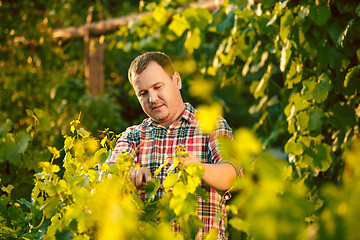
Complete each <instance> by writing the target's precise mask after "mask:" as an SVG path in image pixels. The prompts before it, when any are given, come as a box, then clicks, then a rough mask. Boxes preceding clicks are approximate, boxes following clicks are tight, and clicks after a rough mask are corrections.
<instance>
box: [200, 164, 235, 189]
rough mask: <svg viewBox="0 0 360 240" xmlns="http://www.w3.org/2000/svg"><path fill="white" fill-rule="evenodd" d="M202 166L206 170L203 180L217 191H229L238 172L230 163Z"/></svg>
mask: <svg viewBox="0 0 360 240" xmlns="http://www.w3.org/2000/svg"><path fill="white" fill-rule="evenodd" d="M202 166H203V167H204V169H205V172H204V175H203V178H202V179H203V180H204V182H205V183H207V184H208V185H210V186H211V187H214V188H216V189H217V190H228V189H229V188H230V187H231V185H232V183H233V181H234V180H235V178H236V170H235V168H234V167H233V166H232V165H231V164H229V163H217V164H207V163H203V164H202Z"/></svg>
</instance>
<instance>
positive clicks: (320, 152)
mask: <svg viewBox="0 0 360 240" xmlns="http://www.w3.org/2000/svg"><path fill="white" fill-rule="evenodd" d="M332 159H333V158H332V150H331V146H329V145H327V144H324V143H321V144H319V145H317V146H316V155H315V158H314V166H315V169H317V170H320V171H323V172H325V171H326V170H328V169H329V167H330V165H331V163H332Z"/></svg>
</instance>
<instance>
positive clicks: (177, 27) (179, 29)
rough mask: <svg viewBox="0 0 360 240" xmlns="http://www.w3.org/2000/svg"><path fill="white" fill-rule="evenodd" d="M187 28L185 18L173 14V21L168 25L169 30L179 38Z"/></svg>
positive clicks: (187, 24)
mask: <svg viewBox="0 0 360 240" xmlns="http://www.w3.org/2000/svg"><path fill="white" fill-rule="evenodd" d="M189 28H190V25H189V23H188V22H187V20H186V18H185V17H184V16H182V15H181V14H175V15H174V17H173V20H172V21H171V23H170V25H169V29H170V30H171V31H173V32H174V33H175V34H176V36H178V37H181V36H182V35H183V33H184V32H185V30H187V29H189Z"/></svg>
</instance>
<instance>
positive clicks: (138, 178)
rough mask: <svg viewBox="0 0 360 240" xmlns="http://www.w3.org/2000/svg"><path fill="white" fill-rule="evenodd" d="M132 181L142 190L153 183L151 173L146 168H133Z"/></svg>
mask: <svg viewBox="0 0 360 240" xmlns="http://www.w3.org/2000/svg"><path fill="white" fill-rule="evenodd" d="M130 181H131V182H132V183H133V184H134V185H135V186H136V187H137V188H141V187H143V186H145V185H146V183H147V182H149V181H151V173H150V171H149V169H147V168H145V167H140V168H133V169H132V170H131V173H130Z"/></svg>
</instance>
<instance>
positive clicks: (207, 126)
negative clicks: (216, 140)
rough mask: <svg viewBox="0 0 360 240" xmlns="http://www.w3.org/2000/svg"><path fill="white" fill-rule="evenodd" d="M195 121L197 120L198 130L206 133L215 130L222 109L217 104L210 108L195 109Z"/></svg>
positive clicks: (200, 107)
mask: <svg viewBox="0 0 360 240" xmlns="http://www.w3.org/2000/svg"><path fill="white" fill-rule="evenodd" d="M197 109H198V112H197V115H196V117H197V119H198V120H199V126H200V128H201V129H202V130H203V131H204V132H207V133H210V132H212V131H214V130H215V128H216V122H217V121H218V119H219V117H220V116H221V115H222V107H221V105H220V104H218V103H214V104H212V105H210V106H206V105H201V106H199V107H197Z"/></svg>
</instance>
